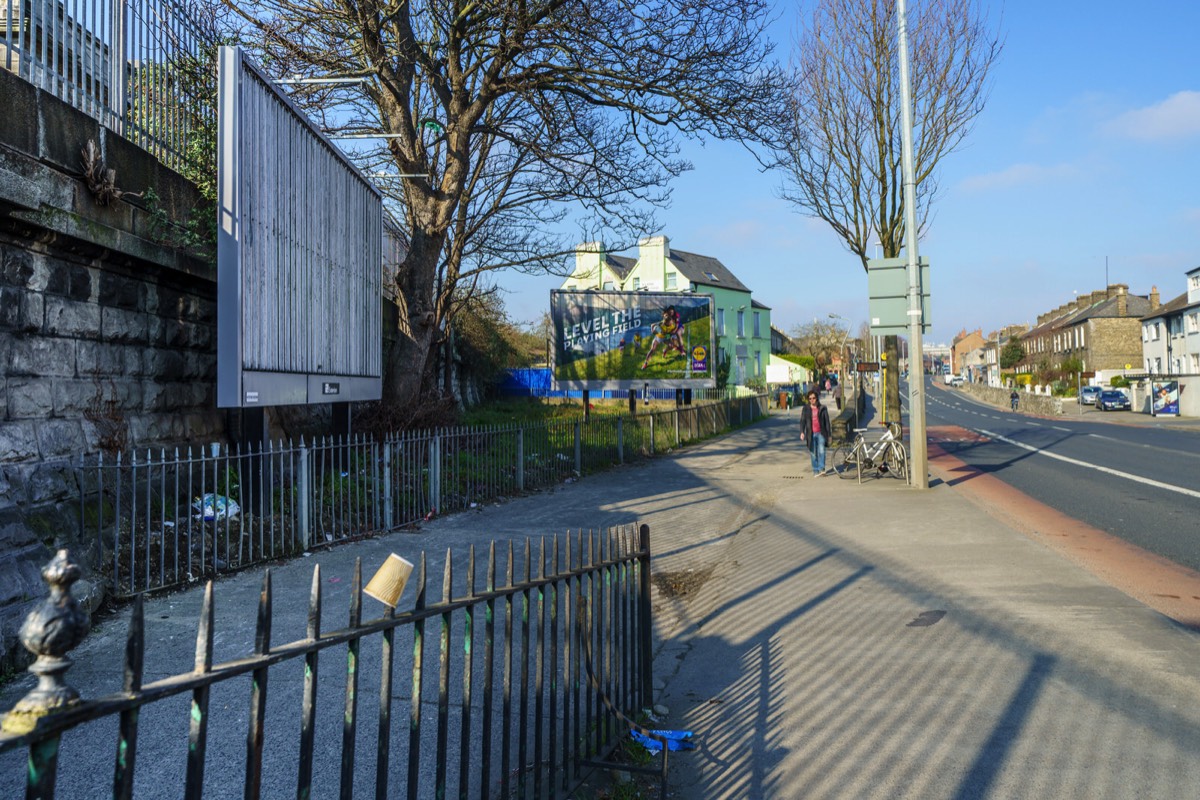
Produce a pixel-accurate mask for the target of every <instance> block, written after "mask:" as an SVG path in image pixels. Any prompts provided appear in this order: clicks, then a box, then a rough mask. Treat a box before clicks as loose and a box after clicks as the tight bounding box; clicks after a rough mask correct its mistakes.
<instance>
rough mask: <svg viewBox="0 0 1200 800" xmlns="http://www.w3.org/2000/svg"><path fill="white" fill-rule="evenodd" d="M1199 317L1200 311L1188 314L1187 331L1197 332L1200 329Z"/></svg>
mask: <svg viewBox="0 0 1200 800" xmlns="http://www.w3.org/2000/svg"><path fill="white" fill-rule="evenodd" d="M1198 317H1200V313H1196V314H1188V315H1187V332H1188V333H1195V332H1196V331H1197V330H1200V324H1198V322H1197V318H1198Z"/></svg>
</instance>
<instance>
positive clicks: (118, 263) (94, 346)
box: [0, 70, 225, 672]
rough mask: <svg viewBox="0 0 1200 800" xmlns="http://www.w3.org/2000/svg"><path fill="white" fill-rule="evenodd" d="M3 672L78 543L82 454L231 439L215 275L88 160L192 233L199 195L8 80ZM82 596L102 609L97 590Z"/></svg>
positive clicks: (3, 218) (1, 190)
mask: <svg viewBox="0 0 1200 800" xmlns="http://www.w3.org/2000/svg"><path fill="white" fill-rule="evenodd" d="M0 97H4V98H5V99H6V104H7V105H9V106H10V108H9V109H8V111H7V112H6V114H5V115H3V120H2V121H0V672H2V671H3V670H4V669H5V668H11V667H13V666H15V663H16V662H17V661H18V660H19V659H20V658H21V657H22V656H23V653H21V652H19V645H15V642H14V637H15V632H16V629H17V627H18V626H19V625H20V622H21V620H22V618H23V617H24V614H25V613H26V609H27V608H28V605H29V603H30V602H31V601H32V600H34V599H35V598H39V597H41V596H42V595H44V594H45V591H46V590H45V586H44V585H43V583H42V581H41V578H40V575H39V572H38V571H39V569H40V567H41V565H42V564H44V563H45V562H46V561H48V560H49V558H50V557H51V556H52V555H53V550H54V549H55V548H57V547H70V548H71V550H72V552H73V553H74V554H75V555H76V557H77V559H78V560H79V561H80V562H81V563H82V564H83V565H84V567H85V570H86V569H87V568H88V567H89V566H92V565H94V564H95V563H96V559H97V558H98V557H99V555H100V551H99V545H98V543H96V542H84V541H77V539H78V536H79V534H78V530H79V523H78V521H79V499H78V498H79V485H78V475H77V473H76V471H75V468H74V467H75V465H76V464H77V463H78V459H79V457H80V456H81V455H83V454H84V453H95V452H98V451H109V452H112V451H115V450H118V449H124V448H126V447H129V446H149V445H156V444H169V443H177V442H182V441H187V440H192V441H195V440H197V439H199V440H201V441H205V440H213V439H222V438H224V434H225V415H224V413H223V412H219V411H218V410H217V408H216V403H215V374H216V328H215V323H216V283H215V278H216V270H215V265H213V264H211V263H206V262H204V261H201V260H197V259H195V258H192V257H189V256H188V255H187V254H185V253H183V252H181V251H179V250H177V249H175V248H172V247H168V246H165V245H164V244H162V243H161V242H160V241H158V240H157V239H158V236H157V234H156V231H157V226H158V224H159V223H160V220H159V219H156V215H155V214H153V213H151V210H150V209H147V208H144V207H142V206H139V205H138V203H137V202H136V201H135V200H134V199H133V198H130V202H125V201H123V200H118V201H115V202H114V203H112V204H110V205H107V206H100V205H97V204H96V202H95V200H94V198H93V196H92V195H91V193H90V192H89V191H88V189H87V187H86V185H85V183H84V181H83V180H82V156H81V151H82V150H83V148H84V147H85V146H86V145H87V143H88V141H89V140H92V141H94V142H96V144H97V146H98V147H99V148H100V152H101V155H102V157H103V158H104V159H105V161H106V163H107V165H108V166H109V167H110V168H113V169H116V171H117V172H116V182H117V185H118V186H119V187H120V188H122V189H124V190H125V191H127V192H132V193H142V192H144V191H145V190H146V189H149V188H153V189H154V191H155V194H157V195H158V197H159V198H162V199H161V200H160V201H159V202H160V204H161V205H160V208H161V209H162V210H164V211H165V212H166V213H167V215H168V216H170V217H171V218H173V219H181V218H183V217H185V216H186V215H187V214H189V213H192V212H193V210H194V209H195V208H197V207H198V206H199V200H200V198H199V197H198V196H197V194H196V192H195V189H194V187H192V186H191V184H189V183H188V182H187V181H186V180H184V179H183V178H181V177H180V176H179V175H176V174H175V173H173V172H171V171H169V170H167V169H166V168H165V167H163V166H162V165H161V164H159V163H158V162H157V161H155V160H154V159H153V158H152V157H150V156H149V155H148V154H146V153H144V152H142V151H140V150H138V148H136V147H134V146H133V145H131V144H130V143H128V142H126V141H125V140H123V139H121V138H120V137H118V136H116V135H114V134H112V133H110V132H108V131H107V130H105V129H104V128H103V127H102V126H100V125H99V124H98V123H97V122H96V121H95V120H93V119H91V118H90V117H87V116H86V115H84V114H82V113H80V112H78V111H75V110H74V109H72V108H70V107H69V106H67V105H66V104H64V103H62V102H60V101H59V100H57V99H56V98H54V97H52V96H50V95H47V94H45V93H43V92H40V91H38V90H37V89H35V88H34V87H32V86H30V85H29V84H26V83H25V82H24V81H22V80H20V79H19V78H16V77H15V76H12V75H11V74H9V73H7V72H5V71H3V70H0ZM89 577H92V576H89V575H87V574H86V573H85V580H84V581H82V582H81V586H80V587H79V588H80V589H81V591H82V592H83V593H84V594H86V595H88V596H89V597H88V598H87V599H88V600H89V601H90V602H91V603H92V604H93V605H94V604H95V603H96V602H97V601H98V598H99V597H100V596H101V591H100V588H99V586H98V582H97V581H94V580H88V578H89Z"/></svg>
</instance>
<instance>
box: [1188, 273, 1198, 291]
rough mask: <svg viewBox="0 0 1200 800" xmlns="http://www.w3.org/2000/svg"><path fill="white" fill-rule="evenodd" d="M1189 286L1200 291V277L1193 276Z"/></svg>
mask: <svg viewBox="0 0 1200 800" xmlns="http://www.w3.org/2000/svg"><path fill="white" fill-rule="evenodd" d="M1188 285H1189V286H1190V287H1191V288H1193V289H1200V275H1192V276H1191V277H1189V278H1188Z"/></svg>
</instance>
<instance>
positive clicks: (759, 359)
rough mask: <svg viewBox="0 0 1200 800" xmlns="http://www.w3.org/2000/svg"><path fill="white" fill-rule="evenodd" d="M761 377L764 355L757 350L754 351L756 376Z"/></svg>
mask: <svg viewBox="0 0 1200 800" xmlns="http://www.w3.org/2000/svg"><path fill="white" fill-rule="evenodd" d="M756 316H757V315H756ZM759 375H762V353H761V352H760V351H758V350H755V351H754V376H755V377H758V376H759Z"/></svg>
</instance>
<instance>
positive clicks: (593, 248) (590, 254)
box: [572, 242, 604, 289]
mask: <svg viewBox="0 0 1200 800" xmlns="http://www.w3.org/2000/svg"><path fill="white" fill-rule="evenodd" d="M603 263H604V242H584V243H583V244H577V245H575V272H573V273H572V277H574V278H577V279H578V280H579V282H580V284H581V288H585V289H586V288H594V289H599V288H601V285H600V282H601V274H602V273H603V271H604V270H602V269H601V265H602V264H603ZM589 283H590V284H592V286H591V287H589V286H588V285H587V284H589Z"/></svg>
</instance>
